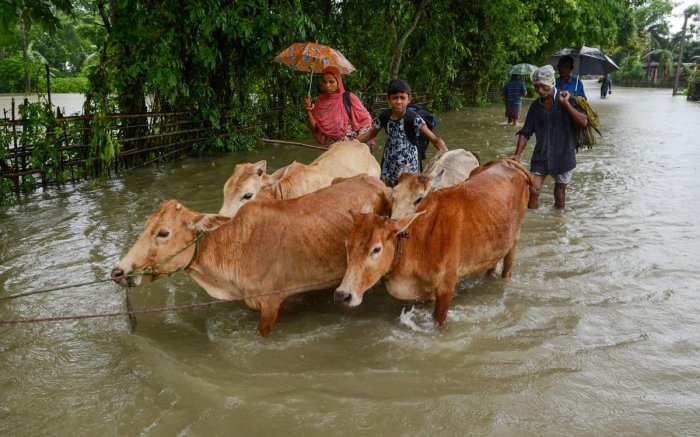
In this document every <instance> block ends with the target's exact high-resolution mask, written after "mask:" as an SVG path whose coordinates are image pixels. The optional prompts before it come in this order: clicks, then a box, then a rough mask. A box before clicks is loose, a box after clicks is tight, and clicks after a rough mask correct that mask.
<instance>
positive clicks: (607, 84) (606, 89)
mask: <svg viewBox="0 0 700 437" xmlns="http://www.w3.org/2000/svg"><path fill="white" fill-rule="evenodd" d="M608 94H612V82H611V81H610V78H608V75H607V74H604V75H603V77H602V78H601V79H600V98H601V99H604V98H605V97H607V95H608Z"/></svg>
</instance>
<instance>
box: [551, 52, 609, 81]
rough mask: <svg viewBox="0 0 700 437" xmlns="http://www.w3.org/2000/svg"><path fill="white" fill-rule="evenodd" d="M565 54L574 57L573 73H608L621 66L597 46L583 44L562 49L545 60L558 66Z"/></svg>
mask: <svg viewBox="0 0 700 437" xmlns="http://www.w3.org/2000/svg"><path fill="white" fill-rule="evenodd" d="M564 56H571V57H572V58H573V59H574V69H573V71H572V74H576V75H579V74H608V73H612V72H613V71H615V70H618V69H619V68H620V67H618V66H617V64H616V63H615V61H613V60H612V59H610V57H608V55H606V54H605V53H603V52H602V51H600V49H597V48H595V47H587V46H581V48H579V49H577V48H565V49H561V50H559V51H558V52H556V53H555V54H553V55H552V56H550V57H549V58H547V60H546V61H544V63H545V64H549V65H551V66H552V67H554V68H557V64H558V63H559V59H561V58H562V57H564Z"/></svg>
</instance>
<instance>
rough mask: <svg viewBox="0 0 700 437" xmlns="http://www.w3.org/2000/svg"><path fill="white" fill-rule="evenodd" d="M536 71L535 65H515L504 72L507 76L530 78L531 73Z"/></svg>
mask: <svg viewBox="0 0 700 437" xmlns="http://www.w3.org/2000/svg"><path fill="white" fill-rule="evenodd" d="M535 70H537V65H532V64H515V65H512V66H510V67H508V69H507V70H506V73H507V74H517V75H519V76H523V75H527V77H530V75H531V74H532V72H533V71H535Z"/></svg>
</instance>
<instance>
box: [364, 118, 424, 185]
mask: <svg viewBox="0 0 700 437" xmlns="http://www.w3.org/2000/svg"><path fill="white" fill-rule="evenodd" d="M406 120H407V117H406V116H404V117H401V118H400V119H398V120H392V119H389V122H388V123H387V125H386V145H385V146H384V155H383V156H382V177H384V178H385V179H386V182H387V183H388V184H389V186H393V185H394V184H396V181H397V180H398V179H399V176H401V173H417V172H418V171H419V161H418V149H417V148H416V146H415V145H414V144H412V143H411V142H410V141H408V137H407V136H406V130H405V129H415V133H416V137H418V131H420V128H421V126H423V125H424V124H425V121H424V120H423V119H422V118H421V117H420V116H416V117H415V118H414V120H413V124H414V126H405V125H404V121H406ZM374 127H375V128H376V129H381V128H382V123H381V120H380V119H379V118H376V119H375V120H374Z"/></svg>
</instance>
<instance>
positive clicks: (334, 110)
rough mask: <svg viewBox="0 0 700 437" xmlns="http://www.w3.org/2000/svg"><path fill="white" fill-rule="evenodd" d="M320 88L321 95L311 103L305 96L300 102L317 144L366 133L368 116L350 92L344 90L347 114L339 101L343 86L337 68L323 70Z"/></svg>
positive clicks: (341, 96)
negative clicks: (348, 103)
mask: <svg viewBox="0 0 700 437" xmlns="http://www.w3.org/2000/svg"><path fill="white" fill-rule="evenodd" d="M321 91H323V94H321V95H320V96H318V98H317V99H316V102H315V103H313V104H312V103H311V96H306V100H305V101H304V107H305V108H306V118H307V122H308V124H309V128H310V129H311V133H312V134H313V135H314V138H316V141H318V142H319V144H324V145H330V144H332V143H335V142H338V141H345V140H353V139H355V138H357V137H358V136H359V135H361V134H363V133H365V132H369V130H370V129H371V127H372V116H370V115H369V112H368V111H367V109H365V107H364V105H363V104H362V102H361V101H360V99H358V98H357V96H356V95H355V94H353V93H348V95H349V97H350V116H348V111H347V110H346V109H345V105H344V103H343V94H344V93H345V87H344V86H343V79H342V78H341V77H340V71H339V70H338V68H337V67H334V66H328V67H326V68H324V69H323V77H322V78H321Z"/></svg>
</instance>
